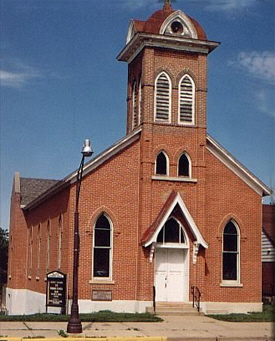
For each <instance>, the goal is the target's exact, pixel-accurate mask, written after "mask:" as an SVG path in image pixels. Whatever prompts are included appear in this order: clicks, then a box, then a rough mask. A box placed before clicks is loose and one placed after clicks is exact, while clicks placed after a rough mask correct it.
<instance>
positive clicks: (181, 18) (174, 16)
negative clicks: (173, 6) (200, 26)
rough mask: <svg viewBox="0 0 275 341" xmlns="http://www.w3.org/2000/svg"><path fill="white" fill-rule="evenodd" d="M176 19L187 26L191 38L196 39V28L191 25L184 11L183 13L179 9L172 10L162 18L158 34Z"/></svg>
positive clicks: (163, 32)
mask: <svg viewBox="0 0 275 341" xmlns="http://www.w3.org/2000/svg"><path fill="white" fill-rule="evenodd" d="M176 20H178V21H180V22H181V23H182V24H183V25H184V26H186V27H187V28H188V30H189V31H190V34H191V38H193V39H198V35H197V30H196V28H195V26H194V25H193V23H192V21H191V20H190V18H189V17H188V16H187V15H186V14H185V13H183V12H182V11H180V10H177V11H175V12H173V13H172V14H170V15H169V16H168V17H167V18H166V19H165V20H164V22H163V23H162V25H161V28H160V30H159V34H165V31H166V30H167V28H168V26H169V25H171V24H172V22H173V21H176Z"/></svg>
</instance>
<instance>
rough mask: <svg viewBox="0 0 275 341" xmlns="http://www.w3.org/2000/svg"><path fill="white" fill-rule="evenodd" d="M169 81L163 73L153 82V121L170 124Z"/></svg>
mask: <svg viewBox="0 0 275 341" xmlns="http://www.w3.org/2000/svg"><path fill="white" fill-rule="evenodd" d="M170 112H171V81H170V78H169V77H168V75H167V74H166V73H165V72H162V73H160V74H159V75H158V77H157V78H156V82H155V121H159V122H170Z"/></svg>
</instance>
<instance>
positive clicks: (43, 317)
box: [0, 310, 162, 322]
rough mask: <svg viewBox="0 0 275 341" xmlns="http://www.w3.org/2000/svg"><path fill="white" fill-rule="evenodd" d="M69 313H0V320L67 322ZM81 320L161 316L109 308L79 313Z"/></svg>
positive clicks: (153, 319) (144, 319)
mask: <svg viewBox="0 0 275 341" xmlns="http://www.w3.org/2000/svg"><path fill="white" fill-rule="evenodd" d="M69 317H70V316H69V315H56V314H33V315H13V316H9V315H0V321H20V322H67V321H68V320H69ZM79 317H80V320H81V322H160V321H162V319H161V318H159V317H157V316H155V315H153V314H150V313H142V314H138V313H135V314H131V313H114V312H112V311H109V310H102V311H99V312H97V313H90V314H80V315H79Z"/></svg>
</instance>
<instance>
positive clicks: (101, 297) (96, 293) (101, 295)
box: [92, 290, 113, 301]
mask: <svg viewBox="0 0 275 341" xmlns="http://www.w3.org/2000/svg"><path fill="white" fill-rule="evenodd" d="M112 299H113V295H112V291H111V290H93V291H92V301H112Z"/></svg>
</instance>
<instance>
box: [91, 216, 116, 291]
mask: <svg viewBox="0 0 275 341" xmlns="http://www.w3.org/2000/svg"><path fill="white" fill-rule="evenodd" d="M101 215H104V216H105V218H106V219H107V220H108V222H109V224H110V248H108V250H110V254H109V277H96V276H94V259H95V256H94V251H95V225H96V223H97V221H98V218H99V217H101ZM113 230H114V226H113V222H112V219H111V218H110V217H109V215H108V214H107V213H106V212H104V211H102V212H101V213H100V214H99V215H98V217H97V219H96V221H95V223H94V226H93V252H92V254H93V259H92V281H93V282H98V281H100V282H104V283H106V284H108V283H111V282H112V280H113ZM102 248H104V247H102ZM106 249H107V248H106Z"/></svg>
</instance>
